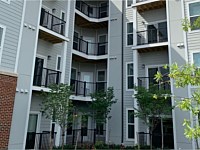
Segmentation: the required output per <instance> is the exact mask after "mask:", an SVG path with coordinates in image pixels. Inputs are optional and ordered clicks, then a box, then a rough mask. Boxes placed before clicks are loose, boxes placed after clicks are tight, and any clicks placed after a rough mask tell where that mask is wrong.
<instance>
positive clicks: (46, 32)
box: [39, 8, 66, 43]
mask: <svg viewBox="0 0 200 150" xmlns="http://www.w3.org/2000/svg"><path fill="white" fill-rule="evenodd" d="M65 24H66V22H65V21H64V20H62V19H60V18H58V17H56V16H54V15H53V14H50V13H49V12H48V11H46V10H45V9H44V8H42V10H41V18H40V32H39V37H40V38H41V39H43V40H46V41H49V42H51V43H61V42H63V41H64V40H65V37H64V35H65Z"/></svg>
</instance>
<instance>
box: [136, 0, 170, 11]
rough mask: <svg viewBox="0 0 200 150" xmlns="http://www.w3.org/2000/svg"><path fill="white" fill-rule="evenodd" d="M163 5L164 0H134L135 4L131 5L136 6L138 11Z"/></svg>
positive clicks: (164, 3) (164, 4) (162, 6)
mask: <svg viewBox="0 0 200 150" xmlns="http://www.w3.org/2000/svg"><path fill="white" fill-rule="evenodd" d="M165 6H166V2H165V0H136V4H134V5H133V7H137V11H138V12H139V13H142V12H144V11H149V10H154V9H160V8H164V7H165Z"/></svg>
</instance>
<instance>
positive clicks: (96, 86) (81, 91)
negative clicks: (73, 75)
mask: <svg viewBox="0 0 200 150" xmlns="http://www.w3.org/2000/svg"><path fill="white" fill-rule="evenodd" d="M70 85H71V87H72V93H73V94H74V95H76V96H84V97H86V96H90V94H92V93H95V92H97V91H105V90H106V89H107V82H85V81H78V80H73V79H71V83H70Z"/></svg>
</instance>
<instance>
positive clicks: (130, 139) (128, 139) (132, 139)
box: [126, 108, 135, 141]
mask: <svg viewBox="0 0 200 150" xmlns="http://www.w3.org/2000/svg"><path fill="white" fill-rule="evenodd" d="M129 111H134V109H133V108H126V141H135V117H134V123H129V122H128V119H129V118H128V112H129ZM129 125H133V126H134V138H129V137H128V126H129Z"/></svg>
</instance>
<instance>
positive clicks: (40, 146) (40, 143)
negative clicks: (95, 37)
mask: <svg viewBox="0 0 200 150" xmlns="http://www.w3.org/2000/svg"><path fill="white" fill-rule="evenodd" d="M39 135H40V140H39V149H41V148H42V135H43V134H42V133H41V134H39Z"/></svg>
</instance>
